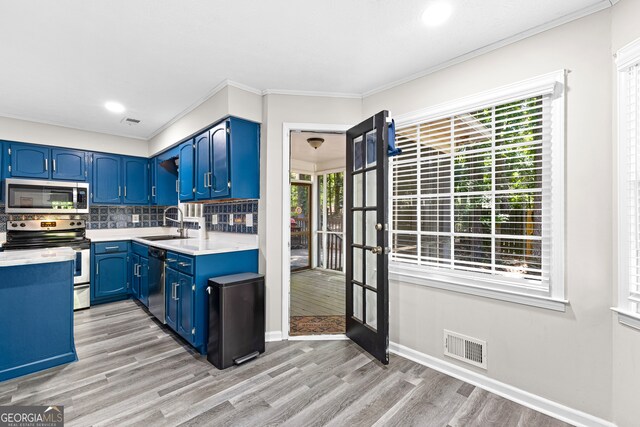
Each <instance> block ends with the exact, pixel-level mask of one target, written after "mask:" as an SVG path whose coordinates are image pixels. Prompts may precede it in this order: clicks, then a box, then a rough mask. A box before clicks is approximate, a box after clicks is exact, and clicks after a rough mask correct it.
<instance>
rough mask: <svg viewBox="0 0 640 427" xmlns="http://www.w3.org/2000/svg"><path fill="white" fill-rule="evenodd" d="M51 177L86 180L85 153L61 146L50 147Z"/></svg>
mask: <svg viewBox="0 0 640 427" xmlns="http://www.w3.org/2000/svg"><path fill="white" fill-rule="evenodd" d="M51 178H53V179H59V180H64V181H86V179H87V161H86V153H85V152H84V151H78V150H67V149H63V148H53V149H51Z"/></svg>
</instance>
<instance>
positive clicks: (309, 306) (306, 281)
mask: <svg viewBox="0 0 640 427" xmlns="http://www.w3.org/2000/svg"><path fill="white" fill-rule="evenodd" d="M290 295H291V310H290V315H291V316H344V312H345V305H344V300H345V290H344V274H342V273H338V272H332V271H326V270H319V269H316V270H304V271H299V272H293V273H291V294H290Z"/></svg>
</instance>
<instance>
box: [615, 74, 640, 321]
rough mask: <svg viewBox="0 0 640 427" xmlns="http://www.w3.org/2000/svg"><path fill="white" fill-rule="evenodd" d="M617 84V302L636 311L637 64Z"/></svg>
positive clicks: (639, 207) (639, 260)
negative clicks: (619, 265)
mask: <svg viewBox="0 0 640 427" xmlns="http://www.w3.org/2000/svg"><path fill="white" fill-rule="evenodd" d="M621 79H622V81H621V86H620V94H619V96H620V97H621V99H620V106H621V109H620V112H619V114H620V124H621V128H620V130H619V132H620V135H619V138H620V146H619V149H620V154H621V158H620V159H621V161H620V169H621V171H620V173H621V178H622V179H621V184H622V185H621V191H620V198H621V215H622V218H621V226H622V230H621V231H622V234H621V236H620V240H621V244H622V248H623V250H622V251H621V254H620V256H621V257H623V258H624V259H623V264H626V269H624V270H625V271H621V276H622V277H621V279H622V280H621V281H622V283H625V284H626V286H624V288H625V289H623V290H622V293H623V296H622V298H621V299H623V298H627V299H628V300H627V301H624V300H622V301H621V305H623V306H624V307H625V308H627V309H629V310H630V311H632V312H633V313H636V314H640V146H639V144H640V108H639V107H640V65H639V64H634V65H632V66H630V67H628V68H626V69H624V70H622V72H621Z"/></svg>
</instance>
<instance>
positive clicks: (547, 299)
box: [389, 70, 568, 311]
mask: <svg viewBox="0 0 640 427" xmlns="http://www.w3.org/2000/svg"><path fill="white" fill-rule="evenodd" d="M565 75H566V72H565V70H558V71H554V72H551V73H548V74H544V75H541V76H538V77H534V78H531V79H527V80H524V81H521V82H517V83H513V84H509V85H506V86H502V87H499V88H496V89H493V90H489V91H485V92H481V93H478V94H476V95H472V96H468V97H464V98H461V99H458V100H454V101H451V102H446V103H443V104H439V105H436V106H433V107H428V108H425V109H421V110H418V111H414V112H410V113H407V114H404V115H401V116H398V117H395V120H396V123H397V126H398V127H404V126H408V125H413V124H418V123H424V122H427V121H435V120H438V119H443V118H447V117H451V116H454V115H456V114H460V113H464V112H468V111H474V110H480V109H483V108H486V107H488V106H492V105H499V104H503V103H508V102H511V101H516V100H519V99H525V98H532V97H536V96H540V95H550V103H551V112H550V113H551V121H552V126H551V129H550V132H551V134H550V135H551V153H550V155H551V183H552V184H551V198H550V203H551V206H550V214H551V218H552V224H553V227H552V228H551V233H550V242H551V245H550V251H551V252H550V254H549V256H548V259H549V262H550V278H549V289H546V288H538V289H536V287H535V286H533V287H532V286H526V285H523V280H521V279H515V280H508V279H507V278H502V277H499V278H498V277H496V276H494V275H488V274H487V275H485V274H482V273H474V272H464V271H460V270H449V271H447V270H444V269H435V268H432V267H429V266H420V265H414V264H409V263H403V262H397V261H390V263H389V271H390V279H392V280H396V281H400V282H406V283H412V284H417V285H423V286H427V287H431V288H437V289H445V290H450V291H455V292H460V293H465V294H471V295H477V296H482V297H487V298H493V299H498V300H503V301H509V302H515V303H519V304H525V305H529V306H535V307H541V308H547V309H551V310H556V311H565V308H566V305H567V304H568V301H567V300H566V299H565V286H564V265H565V258H564V257H565V255H564V253H565V210H564V203H565V201H564V191H565V190H564V188H565V176H564V168H565V165H564V163H565V160H564V151H565ZM558 183H559V184H558ZM392 185H393V177H392V175H391V174H389V188H392ZM391 194H392V192H390V196H389V212H390V218H391V217H392V216H391V214H392V206H393V203H392V196H391Z"/></svg>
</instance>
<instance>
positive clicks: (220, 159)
mask: <svg viewBox="0 0 640 427" xmlns="http://www.w3.org/2000/svg"><path fill="white" fill-rule="evenodd" d="M229 133H230V129H229V127H228V122H226V121H225V122H222V123H220V124H219V125H218V126H216V127H214V128H213V129H211V134H210V139H211V176H212V178H211V179H210V180H209V181H210V182H209V187H210V188H211V198H212V199H222V198H225V197H228V196H229V192H230V188H231V181H230V177H229ZM246 166H249V165H246Z"/></svg>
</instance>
